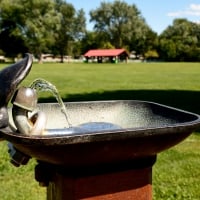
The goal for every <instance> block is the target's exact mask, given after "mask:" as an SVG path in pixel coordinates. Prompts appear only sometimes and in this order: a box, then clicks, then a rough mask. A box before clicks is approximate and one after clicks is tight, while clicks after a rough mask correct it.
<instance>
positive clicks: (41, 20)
mask: <svg viewBox="0 0 200 200" xmlns="http://www.w3.org/2000/svg"><path fill="white" fill-rule="evenodd" d="M90 22H92V23H93V24H94V28H93V31H88V30H87V28H86V16H85V12H84V10H83V9H80V10H76V9H75V8H74V6H73V4H70V3H68V2H66V1H64V0H42V1H41V0H29V1H27V0H0V54H3V55H5V56H7V57H16V56H19V55H21V54H23V53H25V52H30V53H32V54H34V55H35V56H36V57H38V58H39V59H40V58H41V55H42V54H43V53H51V54H53V55H59V56H61V58H63V56H64V55H72V56H74V57H78V56H80V55H82V54H83V53H85V52H86V51H87V50H89V49H96V48H125V49H127V50H128V51H129V52H135V54H136V55H140V56H142V57H144V58H145V59H159V60H163V61H200V24H197V23H194V22H191V21H188V20H187V19H175V20H174V22H173V24H172V25H171V26H168V27H167V28H166V30H164V31H163V32H162V33H161V34H160V35H158V34H157V33H155V32H154V31H153V30H152V29H151V27H149V25H148V24H147V23H146V21H145V19H144V18H143V16H142V14H141V12H140V11H139V10H138V8H137V7H136V5H135V4H132V5H129V4H127V3H126V2H124V1H120V0H116V1H114V2H112V3H111V2H101V3H100V5H99V7H98V8H96V9H94V10H91V11H90ZM61 60H62V59H61Z"/></svg>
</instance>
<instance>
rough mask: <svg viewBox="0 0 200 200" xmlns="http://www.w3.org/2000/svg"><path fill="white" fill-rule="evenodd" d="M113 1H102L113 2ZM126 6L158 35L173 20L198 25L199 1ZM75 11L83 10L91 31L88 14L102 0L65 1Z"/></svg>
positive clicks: (143, 1) (155, 0) (142, 1)
mask: <svg viewBox="0 0 200 200" xmlns="http://www.w3.org/2000/svg"><path fill="white" fill-rule="evenodd" d="M113 1H114V0H104V2H113ZM124 1H125V2H126V3H127V4H129V5H132V4H135V5H136V7H137V8H138V9H139V11H140V12H141V15H142V16H143V18H145V20H146V22H147V24H148V25H149V26H150V27H151V28H152V30H153V31H155V32H157V33H158V34H160V33H162V32H163V31H164V30H165V29H166V28H167V27H168V26H169V25H172V23H173V20H174V19H175V18H186V19H188V20H189V21H192V22H196V23H200V0H124ZM67 2H68V3H71V4H72V5H73V6H74V7H75V9H76V10H79V9H81V8H83V10H84V11H85V13H86V18H87V29H88V30H92V28H93V24H91V23H90V22H89V18H90V17H89V12H90V11H91V10H95V9H96V8H98V7H99V6H100V4H101V2H102V0H67Z"/></svg>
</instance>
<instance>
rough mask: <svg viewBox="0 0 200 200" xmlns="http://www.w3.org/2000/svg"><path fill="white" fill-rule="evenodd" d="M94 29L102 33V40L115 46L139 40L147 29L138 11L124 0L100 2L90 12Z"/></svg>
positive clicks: (120, 46)
mask: <svg viewBox="0 0 200 200" xmlns="http://www.w3.org/2000/svg"><path fill="white" fill-rule="evenodd" d="M90 18H91V19H90V21H91V22H94V29H95V31H97V32H98V33H102V34H104V41H105V42H107V41H110V42H111V44H112V45H114V46H115V47H116V48H122V47H124V46H127V45H130V43H131V41H133V38H134V40H139V39H140V38H142V37H144V36H145V35H146V32H147V31H148V30H149V28H148V26H147V25H146V23H145V20H144V18H143V17H142V16H141V13H140V11H139V10H138V9H137V7H136V6H135V5H134V4H133V5H128V4H127V3H125V2H124V1H119V0H117V1H114V2H113V3H110V2H108V3H107V2H102V3H101V4H100V7H99V8H97V9H96V10H92V11H91V12H90Z"/></svg>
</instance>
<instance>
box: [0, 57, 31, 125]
mask: <svg viewBox="0 0 200 200" xmlns="http://www.w3.org/2000/svg"><path fill="white" fill-rule="evenodd" d="M31 66H32V56H31V55H30V54H26V57H25V58H24V59H22V60H20V61H19V62H17V63H15V64H13V65H11V66H9V67H6V68H4V69H3V70H1V71H0V128H3V127H6V126H8V112H7V105H8V102H9V101H10V99H11V97H12V95H13V94H14V92H15V90H16V89H17V86H18V85H19V84H20V83H21V81H22V80H23V79H24V78H25V77H26V76H27V75H28V73H29V71H30V69H31Z"/></svg>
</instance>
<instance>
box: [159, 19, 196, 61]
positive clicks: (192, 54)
mask: <svg viewBox="0 0 200 200" xmlns="http://www.w3.org/2000/svg"><path fill="white" fill-rule="evenodd" d="M199 35H200V25H198V24H196V23H193V22H190V21H188V20H187V19H175V20H174V21H173V24H172V26H168V27H167V29H166V30H165V31H163V33H162V34H161V35H160V37H159V41H160V44H159V52H160V53H159V54H160V55H161V57H162V58H163V59H164V60H168V61H199V58H200V57H199V54H200V36H199Z"/></svg>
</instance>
